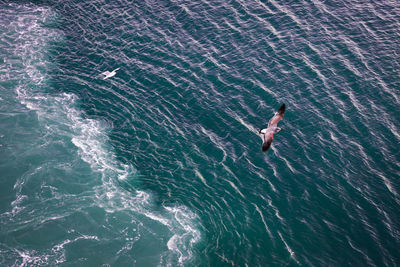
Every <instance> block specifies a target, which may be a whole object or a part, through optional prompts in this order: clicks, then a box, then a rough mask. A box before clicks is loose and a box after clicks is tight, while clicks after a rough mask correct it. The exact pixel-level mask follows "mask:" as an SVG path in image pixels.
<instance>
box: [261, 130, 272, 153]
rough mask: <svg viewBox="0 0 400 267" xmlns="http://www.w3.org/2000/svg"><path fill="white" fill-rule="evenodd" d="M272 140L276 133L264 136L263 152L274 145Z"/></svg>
mask: <svg viewBox="0 0 400 267" xmlns="http://www.w3.org/2000/svg"><path fill="white" fill-rule="evenodd" d="M272 140H274V133H273V132H268V133H266V134H264V136H263V143H262V151H263V152H265V151H267V150H268V148H270V146H271V144H272Z"/></svg>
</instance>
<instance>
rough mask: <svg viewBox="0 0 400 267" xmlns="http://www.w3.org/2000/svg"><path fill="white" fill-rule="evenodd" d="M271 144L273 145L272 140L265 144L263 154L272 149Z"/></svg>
mask: <svg viewBox="0 0 400 267" xmlns="http://www.w3.org/2000/svg"><path fill="white" fill-rule="evenodd" d="M271 144H272V139H270V140H267V141H266V142H263V144H262V151H263V152H265V151H267V150H268V149H269V148H270V146H271Z"/></svg>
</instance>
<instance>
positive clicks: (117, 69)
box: [112, 68, 120, 72]
mask: <svg viewBox="0 0 400 267" xmlns="http://www.w3.org/2000/svg"><path fill="white" fill-rule="evenodd" d="M119 69H120V68H116V69H115V70H113V71H112V72H116V71H117V70H119Z"/></svg>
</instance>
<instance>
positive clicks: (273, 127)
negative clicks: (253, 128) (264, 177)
mask: <svg viewBox="0 0 400 267" xmlns="http://www.w3.org/2000/svg"><path fill="white" fill-rule="evenodd" d="M284 114H285V104H282V106H281V107H280V108H279V110H278V112H276V113H275V115H274V116H273V117H272V118H271V120H270V121H269V122H268V127H267V128H265V129H261V130H260V131H259V132H258V133H259V134H262V135H263V136H262V138H263V143H262V151H263V152H265V151H267V150H268V148H269V147H270V146H271V144H272V140H273V139H274V133H277V132H279V131H280V130H281V128H279V127H278V126H277V125H278V122H279V121H280V120H281V119H282V118H283V115H284Z"/></svg>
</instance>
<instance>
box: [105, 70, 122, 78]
mask: <svg viewBox="0 0 400 267" xmlns="http://www.w3.org/2000/svg"><path fill="white" fill-rule="evenodd" d="M119 69H120V68H116V69H115V70H113V71H112V72H109V71H105V72H103V73H102V74H103V75H104V76H105V77H104V78H103V80H105V79H108V78H111V77H113V76H114V75H115V74H117V70H119Z"/></svg>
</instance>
